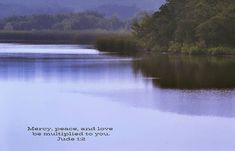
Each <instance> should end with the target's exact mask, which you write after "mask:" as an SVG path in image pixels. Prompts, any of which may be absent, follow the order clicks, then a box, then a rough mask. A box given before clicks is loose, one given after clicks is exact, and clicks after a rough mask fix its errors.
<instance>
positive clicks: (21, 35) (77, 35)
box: [0, 30, 122, 44]
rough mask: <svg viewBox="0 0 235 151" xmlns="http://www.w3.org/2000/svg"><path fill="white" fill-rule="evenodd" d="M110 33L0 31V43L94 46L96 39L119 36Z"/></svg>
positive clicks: (117, 33)
mask: <svg viewBox="0 0 235 151" xmlns="http://www.w3.org/2000/svg"><path fill="white" fill-rule="evenodd" d="M120 33H122V32H119V31H117V32H110V31H101V30H94V31H52V30H50V31H45V30H44V31H0V42H2V43H4V42H8V43H36V44H95V43H96V41H97V39H98V38H101V37H109V36H110V35H119V34H120Z"/></svg>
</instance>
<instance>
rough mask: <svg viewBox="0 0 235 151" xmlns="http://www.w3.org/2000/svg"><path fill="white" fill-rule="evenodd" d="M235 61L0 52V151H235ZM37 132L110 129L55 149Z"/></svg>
mask: <svg viewBox="0 0 235 151" xmlns="http://www.w3.org/2000/svg"><path fill="white" fill-rule="evenodd" d="M234 88H235V59H234V58H230V57H220V58H219V57H200V56H197V57H187V56H169V55H160V56H152V57H148V58H145V57H144V58H131V57H119V56H115V55H113V54H112V55H111V54H107V53H101V52H99V51H97V50H96V49H94V48H92V47H90V46H82V45H23V44H0V119H1V121H0V150H1V151H15V150H18V151H31V150H33V151H65V150H68V151H77V150H81V151H92V150H98V151H101V150H102V151H143V150H146V151H156V150H159V151H172V150H174V151H234V149H235V140H234V136H235V89H234ZM28 126H35V127H94V126H95V127H97V126H99V127H112V128H113V129H114V130H113V132H112V133H111V136H109V137H100V138H93V137H90V138H88V139H87V141H85V142H58V141H56V139H55V138H53V137H35V136H32V135H30V133H29V132H28V131H27V127H28Z"/></svg>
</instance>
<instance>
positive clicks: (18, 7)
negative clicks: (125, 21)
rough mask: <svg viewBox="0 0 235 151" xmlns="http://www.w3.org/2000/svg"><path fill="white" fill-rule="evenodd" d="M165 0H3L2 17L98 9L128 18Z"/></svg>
mask: <svg viewBox="0 0 235 151" xmlns="http://www.w3.org/2000/svg"><path fill="white" fill-rule="evenodd" d="M164 1H165V0H144V1H143V0H141V1H140V0H86V1H84V0H1V1H0V17H6V16H12V15H31V14H39V13H59V12H79V11H84V10H97V11H99V12H101V13H104V14H108V15H109V16H112V15H117V16H119V17H124V18H128V17H130V16H132V15H135V14H136V13H137V12H138V11H140V10H154V9H157V8H159V7H160V6H161V4H163V3H164Z"/></svg>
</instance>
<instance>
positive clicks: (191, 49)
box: [167, 43, 235, 56]
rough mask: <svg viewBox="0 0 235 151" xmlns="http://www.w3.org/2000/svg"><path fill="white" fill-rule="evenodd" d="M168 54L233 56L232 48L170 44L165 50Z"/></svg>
mask: <svg viewBox="0 0 235 151" xmlns="http://www.w3.org/2000/svg"><path fill="white" fill-rule="evenodd" d="M167 52H169V53H181V54H186V55H215V56H216V55H235V48H234V47H232V46H216V47H215V46H211V47H210V46H205V45H203V44H180V43H172V44H170V46H169V48H168V49H167Z"/></svg>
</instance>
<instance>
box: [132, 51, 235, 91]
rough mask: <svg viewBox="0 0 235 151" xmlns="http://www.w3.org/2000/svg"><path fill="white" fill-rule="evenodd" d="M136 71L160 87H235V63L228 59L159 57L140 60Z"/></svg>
mask: <svg viewBox="0 0 235 151" xmlns="http://www.w3.org/2000/svg"><path fill="white" fill-rule="evenodd" d="M133 67H134V70H135V72H141V73H142V74H143V75H144V76H146V77H157V78H160V79H158V80H157V79H155V80H153V83H154V84H155V85H156V86H159V87H162V88H179V89H211V88H214V89H219V88H235V60H234V58H228V57H203V56H193V57H192V56H170V55H156V56H149V57H145V58H143V60H141V61H136V62H135V63H134V65H133Z"/></svg>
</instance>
